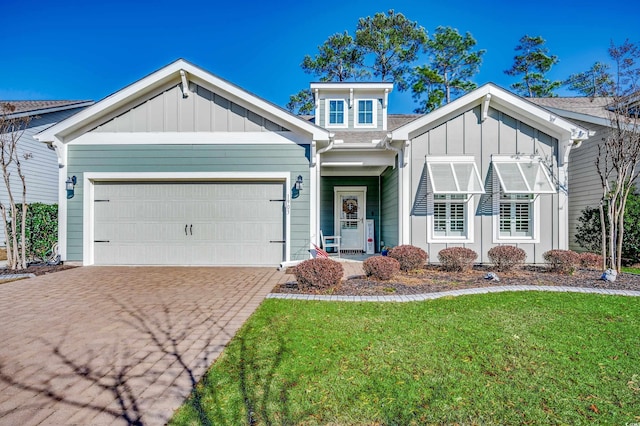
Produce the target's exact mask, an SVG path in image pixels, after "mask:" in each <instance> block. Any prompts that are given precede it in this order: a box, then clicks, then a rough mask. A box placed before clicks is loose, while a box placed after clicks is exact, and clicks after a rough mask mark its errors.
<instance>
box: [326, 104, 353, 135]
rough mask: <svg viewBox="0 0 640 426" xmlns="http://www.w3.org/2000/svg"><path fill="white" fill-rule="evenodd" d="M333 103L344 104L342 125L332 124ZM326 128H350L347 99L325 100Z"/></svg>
mask: <svg viewBox="0 0 640 426" xmlns="http://www.w3.org/2000/svg"><path fill="white" fill-rule="evenodd" d="M331 102H341V103H342V123H330V117H331ZM324 120H325V127H327V128H328V127H332V128H338V127H348V126H349V110H348V108H347V101H346V99H339V98H327V99H325V119H324Z"/></svg>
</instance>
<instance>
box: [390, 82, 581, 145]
mask: <svg viewBox="0 0 640 426" xmlns="http://www.w3.org/2000/svg"><path fill="white" fill-rule="evenodd" d="M478 105H480V106H481V112H482V117H481V119H482V120H484V119H485V118H486V114H487V113H488V108H489V106H491V107H492V108H496V109H498V110H500V111H503V112H507V113H509V114H510V115H513V116H514V117H516V118H522V119H525V121H527V122H529V123H530V124H532V125H534V126H535V127H537V128H539V129H541V130H543V131H545V132H547V133H549V134H550V135H552V136H554V137H557V138H559V139H563V140H573V141H581V140H585V139H588V132H587V130H586V129H584V128H582V127H580V126H578V125H577V124H575V123H573V122H571V121H568V120H565V119H564V118H561V117H558V116H557V115H556V114H553V113H551V112H550V111H548V110H546V109H544V108H542V107H540V106H538V105H535V104H534V103H532V102H530V101H528V100H527V99H525V98H522V97H520V96H518V95H514V94H513V93H511V92H509V91H507V90H504V89H502V88H500V87H498V86H496V85H495V84H492V83H488V84H485V85H484V86H481V87H479V88H477V89H476V90H474V91H472V92H470V93H467V94H466V95H464V96H462V97H460V98H458V99H456V100H454V101H453V102H450V103H448V104H446V105H444V106H442V107H440V108H438V109H436V110H434V111H432V112H430V113H428V114H426V115H424V116H422V117H421V118H418V119H416V120H413V121H411V122H409V123H407V124H405V125H404V126H401V127H400V128H398V129H396V130H394V131H393V132H392V133H393V139H394V140H409V139H412V138H414V137H416V136H418V135H419V134H421V133H423V132H424V131H425V128H427V129H429V128H433V127H436V126H438V125H440V124H442V123H444V122H445V121H447V120H449V119H450V118H453V117H455V116H457V115H460V114H462V113H463V112H465V111H467V110H469V109H470V108H473V107H476V106H478Z"/></svg>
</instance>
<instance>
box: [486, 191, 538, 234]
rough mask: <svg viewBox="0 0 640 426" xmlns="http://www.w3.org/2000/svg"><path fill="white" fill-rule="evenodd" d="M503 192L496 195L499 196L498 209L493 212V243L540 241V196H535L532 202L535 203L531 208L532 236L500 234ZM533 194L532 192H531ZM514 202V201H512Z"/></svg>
mask: <svg viewBox="0 0 640 426" xmlns="http://www.w3.org/2000/svg"><path fill="white" fill-rule="evenodd" d="M501 195H502V192H500V191H498V192H496V193H495V194H494V196H496V197H498V198H499V199H498V202H497V203H496V204H497V211H494V212H492V213H493V215H492V216H493V220H492V223H493V243H494V244H537V243H539V242H540V197H539V196H537V195H534V196H533V200H531V201H530V203H532V204H533V206H532V208H531V214H532V215H533V217H532V218H531V226H532V227H533V230H532V232H531V236H530V237H503V236H501V235H500V202H501V201H502V200H501ZM529 195H531V194H529ZM511 202H514V201H511Z"/></svg>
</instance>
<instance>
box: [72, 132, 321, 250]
mask: <svg viewBox="0 0 640 426" xmlns="http://www.w3.org/2000/svg"><path fill="white" fill-rule="evenodd" d="M114 136H115V135H114ZM309 155H310V153H309V146H306V145H297V144H293V143H292V144H279V145H267V144H241V145H225V144H218V145H201V144H196V145H192V144H176V145H170V144H167V145H119V144H114V145H111V144H105V145H80V144H78V145H74V144H70V145H69V147H68V170H67V172H68V174H69V175H70V176H71V175H75V176H76V177H77V178H78V185H76V187H75V197H74V198H72V199H70V200H68V202H67V212H68V216H67V260H69V261H76V262H80V261H82V258H83V210H82V209H83V205H82V202H83V192H84V191H83V189H84V188H83V176H84V173H85V172H92V173H95V172H110V173H118V172H122V173H125V172H158V173H161V172H185V173H188V172H289V173H290V181H291V182H295V180H296V177H297V176H298V175H301V176H302V177H303V179H304V181H305V182H309ZM288 190H289V191H290V190H291V188H289V189H288ZM309 206H310V204H309V191H304V190H303V191H300V194H299V196H298V197H297V198H294V199H292V200H291V209H290V215H291V217H290V226H291V228H290V235H289V240H290V249H291V259H292V260H300V259H306V258H308V255H309V253H308V251H307V250H308V247H309V226H310V217H309V208H310V207H309Z"/></svg>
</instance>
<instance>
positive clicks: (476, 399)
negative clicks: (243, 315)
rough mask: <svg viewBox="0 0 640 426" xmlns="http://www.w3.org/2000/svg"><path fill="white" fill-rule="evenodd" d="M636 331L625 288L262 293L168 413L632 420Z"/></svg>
mask: <svg viewBox="0 0 640 426" xmlns="http://www.w3.org/2000/svg"><path fill="white" fill-rule="evenodd" d="M638 330H640V303H638V300H637V299H636V298H632V297H618V296H602V295H591V294H570V293H558V294H555V293H543V292H528V293H499V294H487V295H476V296H464V297H457V298H446V299H438V300H434V301H428V302H420V303H406V304H393V303H387V304H375V303H360V304H356V303H326V302H306V301H291V300H267V301H265V302H264V303H263V304H262V305H261V307H260V308H259V309H258V310H257V311H256V313H255V314H254V315H253V316H252V317H251V318H250V320H249V321H248V322H247V323H246V324H245V325H244V326H243V328H242V329H241V330H240V332H239V333H238V334H237V335H236V337H235V338H234V339H233V341H232V342H231V343H230V344H229V346H228V347H227V348H226V349H225V351H224V353H223V354H222V356H221V357H220V358H219V359H218V361H216V363H215V364H214V365H213V367H212V368H211V370H210V371H209V373H208V374H207V375H206V377H205V378H204V379H203V380H202V382H201V383H200V384H199V385H198V386H197V389H196V390H195V392H194V393H193V394H192V396H191V397H190V398H189V399H188V400H187V402H186V403H185V404H184V405H183V406H182V407H181V409H180V410H179V411H178V412H177V413H176V414H175V416H174V418H173V419H172V420H171V424H173V425H200V424H211V425H239V424H258V425H268V424H287V425H289V424H303V425H319V424H322V425H326V424H332V425H352V424H356V425H411V424H456V423H457V424H483V425H489V424H501V425H502V424H525V423H531V424H576V425H579V424H588V423H589V424H593V423H597V424H622V425H624V424H631V423H637V422H639V421H640V334H639V333H638Z"/></svg>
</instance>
